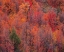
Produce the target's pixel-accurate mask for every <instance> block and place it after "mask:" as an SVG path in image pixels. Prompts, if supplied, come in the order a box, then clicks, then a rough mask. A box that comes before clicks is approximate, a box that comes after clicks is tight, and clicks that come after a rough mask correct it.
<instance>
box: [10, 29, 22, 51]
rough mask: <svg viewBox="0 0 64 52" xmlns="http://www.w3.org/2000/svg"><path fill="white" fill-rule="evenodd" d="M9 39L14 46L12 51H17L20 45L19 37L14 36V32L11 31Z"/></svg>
mask: <svg viewBox="0 0 64 52" xmlns="http://www.w3.org/2000/svg"><path fill="white" fill-rule="evenodd" d="M10 39H11V41H12V42H13V44H14V49H15V50H16V49H18V45H19V44H20V43H21V41H20V39H19V37H18V36H17V34H16V31H15V30H14V29H13V30H12V32H11V35H10Z"/></svg>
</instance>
